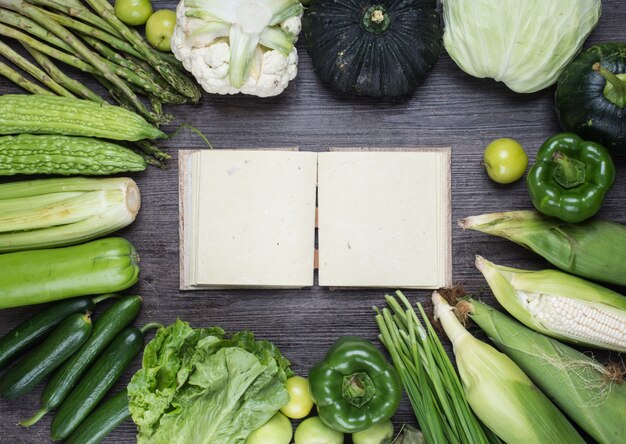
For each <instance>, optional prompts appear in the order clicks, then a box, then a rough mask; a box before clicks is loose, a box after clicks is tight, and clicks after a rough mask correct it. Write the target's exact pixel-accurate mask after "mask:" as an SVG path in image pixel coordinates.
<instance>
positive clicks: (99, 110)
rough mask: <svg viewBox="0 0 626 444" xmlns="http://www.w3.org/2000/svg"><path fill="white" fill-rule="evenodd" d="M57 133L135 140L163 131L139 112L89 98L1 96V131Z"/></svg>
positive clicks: (160, 133)
mask: <svg viewBox="0 0 626 444" xmlns="http://www.w3.org/2000/svg"><path fill="white" fill-rule="evenodd" d="M23 133H27V134H60V135H66V136H85V137H100V138H103V139H112V140H126V141H130V142H134V141H137V140H142V139H158V138H160V137H165V133H163V132H162V131H161V130H159V129H158V128H157V127H155V126H153V125H151V124H149V123H148V122H147V121H146V120H145V119H144V118H143V117H141V116H140V115H139V114H137V113H134V112H132V111H129V110H127V109H125V108H122V107H120V106H114V105H107V104H102V103H94V102H92V101H90V100H83V99H71V98H68V97H52V96H44V95H27V94H4V95H2V96H0V134H23Z"/></svg>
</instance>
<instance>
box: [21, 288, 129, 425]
mask: <svg viewBox="0 0 626 444" xmlns="http://www.w3.org/2000/svg"><path fill="white" fill-rule="evenodd" d="M140 309H141V297H140V296H125V297H124V298H122V299H120V300H118V301H116V302H114V303H113V304H112V305H111V306H110V307H109V308H107V309H106V311H105V312H104V313H102V315H101V316H100V317H99V318H97V319H96V320H95V322H94V326H93V330H92V332H91V336H90V337H89V339H88V340H87V342H85V344H83V346H82V347H81V348H80V350H78V351H77V352H76V353H74V355H72V357H71V358H70V359H68V360H67V361H66V362H65V363H63V365H62V366H61V368H60V369H59V370H58V371H57V372H56V373H55V374H54V376H52V378H51V379H50V382H48V385H46V388H45V389H44V391H43V393H42V395H41V408H40V409H39V410H38V411H37V413H35V415H34V416H33V417H32V418H30V419H29V420H27V421H23V422H21V423H20V424H21V425H22V426H24V427H30V426H32V425H33V424H35V423H36V422H37V421H39V420H40V419H41V418H42V417H43V416H44V415H45V414H46V413H48V412H49V411H51V410H52V409H55V408H57V407H58V406H59V405H60V404H61V403H62V402H63V400H64V399H65V398H66V397H67V395H68V394H69V393H70V392H71V390H72V388H73V387H74V385H75V384H76V382H77V381H78V379H79V378H80V377H81V376H82V375H83V373H85V371H86V370H87V369H88V368H89V365H90V364H91V363H92V362H93V361H94V360H95V359H96V358H97V357H98V355H99V354H100V353H101V352H102V351H103V350H104V349H105V348H106V346H107V345H109V343H110V342H111V341H112V340H113V339H114V338H115V336H117V335H118V334H119V333H120V332H121V331H122V329H124V327H126V326H127V325H129V324H130V323H131V322H133V320H134V319H135V318H136V317H137V315H138V314H139V310H140Z"/></svg>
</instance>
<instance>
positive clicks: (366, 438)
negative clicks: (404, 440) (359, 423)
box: [352, 420, 393, 444]
mask: <svg viewBox="0 0 626 444" xmlns="http://www.w3.org/2000/svg"><path fill="white" fill-rule="evenodd" d="M392 440H393V424H392V423H391V421H390V420H387V421H382V422H379V423H376V424H374V425H373V426H371V427H370V428H369V429H366V430H363V431H362V432H357V433H353V434H352V442H353V444H390V443H391V441H392Z"/></svg>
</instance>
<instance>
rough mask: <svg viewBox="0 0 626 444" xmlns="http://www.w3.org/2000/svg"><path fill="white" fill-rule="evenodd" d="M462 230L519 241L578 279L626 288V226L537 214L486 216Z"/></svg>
mask: <svg viewBox="0 0 626 444" xmlns="http://www.w3.org/2000/svg"><path fill="white" fill-rule="evenodd" d="M459 225H460V226H461V227H462V228H467V229H470V230H476V231H482V232H483V233H487V234H491V235H494V236H500V237H503V238H505V239H509V240H511V241H513V242H516V243H518V244H520V245H522V246H524V247H526V248H528V249H530V250H532V251H534V252H535V253H537V254H539V255H541V256H543V257H544V258H545V259H546V260H548V262H550V263H551V264H552V265H555V266H557V267H559V268H560V269H561V270H564V271H567V272H568V273H572V274H575V275H578V276H582V277H586V278H590V279H593V280H597V281H604V282H609V283H612V284H618V285H623V286H626V249H624V245H625V244H626V226H624V225H620V224H618V223H614V222H609V221H606V220H601V219H596V218H594V219H590V220H587V221H585V222H581V223H578V224H570V223H568V222H563V221H562V220H560V219H556V218H550V217H545V216H543V215H542V214H541V213H538V212H536V211H509V212H505V213H492V214H482V215H480V216H472V217H468V218H465V219H463V220H461V221H459Z"/></svg>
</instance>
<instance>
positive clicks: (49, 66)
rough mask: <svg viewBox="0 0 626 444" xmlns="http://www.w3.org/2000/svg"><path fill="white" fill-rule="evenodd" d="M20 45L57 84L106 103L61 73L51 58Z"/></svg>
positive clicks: (81, 95) (86, 97)
mask: <svg viewBox="0 0 626 444" xmlns="http://www.w3.org/2000/svg"><path fill="white" fill-rule="evenodd" d="M22 45H23V46H24V48H26V50H27V51H28V52H29V53H30V55H31V56H32V57H33V59H35V61H36V62H37V63H38V64H39V66H41V67H42V68H43V69H44V71H46V72H47V73H48V75H49V76H50V77H52V78H53V79H54V80H56V81H57V82H58V83H59V84H61V85H63V86H64V87H65V88H67V89H68V90H70V91H72V92H73V93H74V94H76V95H78V96H80V97H82V98H84V99H87V100H91V101H92V102H96V103H107V102H106V100H104V99H103V98H102V97H100V96H99V95H98V94H96V93H95V92H93V91H92V90H90V89H89V88H87V87H86V86H85V85H83V84H82V83H80V82H79V81H77V80H74V79H72V78H71V77H69V76H67V75H66V74H65V73H63V72H62V71H61V70H60V69H59V68H57V66H56V65H55V64H54V63H53V62H52V60H50V58H49V57H48V56H46V55H45V54H43V53H42V52H40V51H37V50H36V49H35V48H31V47H30V46H28V45H27V44H25V43H23V42H22Z"/></svg>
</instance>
